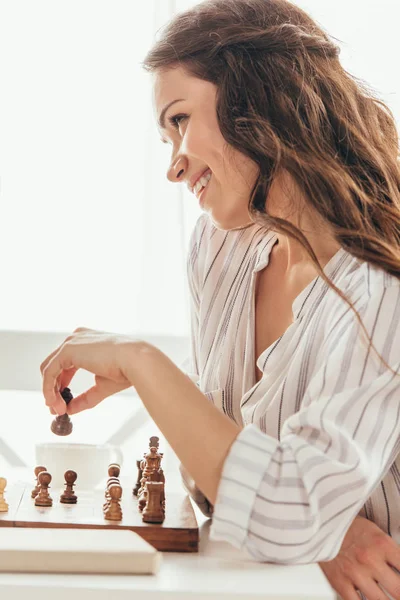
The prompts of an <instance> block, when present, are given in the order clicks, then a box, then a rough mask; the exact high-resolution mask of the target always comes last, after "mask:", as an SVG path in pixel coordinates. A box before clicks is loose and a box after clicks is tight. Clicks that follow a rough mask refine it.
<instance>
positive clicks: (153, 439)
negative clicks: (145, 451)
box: [149, 435, 160, 450]
mask: <svg viewBox="0 0 400 600" xmlns="http://www.w3.org/2000/svg"><path fill="white" fill-rule="evenodd" d="M159 445H160V438H158V437H157V436H156V435H153V436H152V437H151V438H150V442H149V448H152V447H153V446H154V447H155V448H157V450H158V448H159Z"/></svg>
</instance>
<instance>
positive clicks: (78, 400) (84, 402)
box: [67, 385, 109, 415]
mask: <svg viewBox="0 0 400 600" xmlns="http://www.w3.org/2000/svg"><path fill="white" fill-rule="evenodd" d="M107 396H109V394H105V393H104V389H102V390H100V389H99V388H98V387H97V385H94V386H93V387H91V388H90V389H88V390H87V391H86V392H83V393H82V394H79V396H75V398H73V399H72V400H71V402H70V403H69V404H68V409H67V412H68V414H69V415H75V414H76V413H79V412H82V411H83V410H87V409H88V408H93V407H94V406H97V404H100V402H101V401H102V400H104V398H107Z"/></svg>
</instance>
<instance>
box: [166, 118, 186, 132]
mask: <svg viewBox="0 0 400 600" xmlns="http://www.w3.org/2000/svg"><path fill="white" fill-rule="evenodd" d="M182 119H187V115H174V116H173V117H169V118H168V121H169V122H170V124H171V125H172V127H173V128H174V129H179V125H180V124H181V121H182Z"/></svg>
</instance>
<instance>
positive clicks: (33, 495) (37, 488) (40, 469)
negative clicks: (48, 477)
mask: <svg viewBox="0 0 400 600" xmlns="http://www.w3.org/2000/svg"><path fill="white" fill-rule="evenodd" d="M43 471H47V469H46V467H36V468H35V471H34V472H35V477H36V485H35V487H34V488H33V490H32V493H31V498H36V496H37V495H38V493H39V492H40V484H39V473H42V472H43Z"/></svg>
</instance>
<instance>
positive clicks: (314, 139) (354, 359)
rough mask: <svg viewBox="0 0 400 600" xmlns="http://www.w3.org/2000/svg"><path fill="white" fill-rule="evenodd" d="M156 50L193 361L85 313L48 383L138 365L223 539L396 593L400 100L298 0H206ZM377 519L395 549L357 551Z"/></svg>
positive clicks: (120, 382) (51, 401) (137, 375)
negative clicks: (346, 564) (180, 201)
mask: <svg viewBox="0 0 400 600" xmlns="http://www.w3.org/2000/svg"><path fill="white" fill-rule="evenodd" d="M144 66H145V68H146V69H147V70H148V71H149V72H150V73H151V75H152V83H153V90H154V95H153V101H154V111H155V116H156V119H157V120H158V121H159V123H158V125H159V127H160V129H161V133H162V135H163V137H164V139H165V140H166V141H167V142H168V143H169V144H170V145H171V148H172V155H171V161H170V164H169V166H168V170H167V177H168V179H169V180H170V181H171V182H175V183H182V182H185V183H186V184H187V185H188V186H190V187H191V188H192V189H193V190H194V192H195V193H196V192H197V194H199V197H200V198H201V200H202V203H203V209H204V214H202V215H201V217H200V218H199V219H198V221H197V223H196V226H195V228H194V230H193V233H192V236H191V240H190V248H189V253H188V260H187V267H188V281H189V288H190V296H191V317H192V330H191V341H192V352H191V356H190V359H189V361H188V363H187V365H186V372H185V373H183V372H182V371H181V370H180V369H178V368H177V367H176V365H174V364H173V362H172V361H170V360H169V359H168V357H166V356H165V355H164V354H163V353H162V352H161V351H160V350H159V349H158V348H156V347H154V346H153V345H152V344H149V343H147V342H145V341H144V340H142V339H140V338H139V339H136V338H133V337H130V336H124V335H118V336H116V335H113V334H109V333H107V332H104V331H93V330H90V329H84V328H82V329H78V330H76V331H75V332H74V333H73V334H72V335H71V336H69V337H68V338H67V339H66V340H65V342H64V343H63V344H62V345H61V346H60V348H59V349H58V351H57V352H54V353H52V354H50V355H49V356H48V357H47V358H46V359H45V360H44V361H43V364H42V369H43V393H44V396H45V399H46V403H47V405H48V406H49V407H50V409H53V410H54V409H55V410H57V412H59V413H63V412H65V411H68V412H69V413H70V414H73V413H75V412H79V411H82V410H84V409H86V408H90V407H93V406H95V405H97V404H98V403H100V402H101V401H102V400H103V399H104V398H105V397H107V396H109V395H111V394H113V393H114V392H115V391H118V390H120V389H122V388H125V387H128V386H133V387H135V389H136V391H137V393H138V394H139V396H140V397H141V399H142V401H143V403H144V405H145V407H146V408H147V410H148V411H149V413H150V415H151V417H152V418H153V420H154V421H155V422H156V423H157V425H158V426H159V428H160V430H161V431H162V432H163V434H164V435H165V437H166V439H167V440H168V441H169V443H170V445H171V446H172V448H173V449H174V451H175V452H176V454H177V456H178V457H179V459H180V460H181V462H182V465H183V469H182V472H183V473H184V474H185V477H190V478H191V479H192V481H193V482H195V484H194V485H195V487H194V488H193V485H190V486H188V487H189V488H190V489H192V490H194V491H193V497H194V499H195V500H196V501H199V503H200V504H203V505H204V506H206V507H207V510H209V514H210V515H211V514H212V526H211V535H212V537H213V538H214V539H219V540H224V541H227V542H229V543H231V544H233V545H235V546H237V547H239V548H245V549H246V550H247V551H248V552H249V553H250V554H251V556H252V557H253V558H254V559H255V560H258V561H268V562H278V563H282V564H284V563H286V564H288V563H290V564H298V563H307V562H320V563H325V562H331V561H336V562H335V563H334V564H335V565H336V567H337V572H339V574H341V575H339V577H337V576H332V577H331V578H330V581H331V583H332V585H334V586H335V589H337V590H338V591H339V593H340V594H341V596H342V597H343V598H344V599H345V600H354V598H357V597H358V595H357V593H358V591H360V592H362V593H364V594H365V595H366V596H367V597H368V598H372V597H374V598H382V597H384V596H382V594H381V591H382V590H381V589H380V587H379V586H378V584H380V585H382V586H383V587H384V588H385V589H387V590H388V592H389V593H391V594H392V595H394V596H395V597H396V595H397V596H398V593H397V590H398V589H399V582H400V578H399V577H398V575H397V574H396V573H395V572H394V570H393V569H392V568H391V567H395V568H397V569H400V551H399V548H398V546H397V544H396V543H395V542H398V541H400V538H399V537H398V535H399V531H400V509H399V503H398V496H399V487H398V486H399V484H398V481H399V477H398V473H399V468H400V459H399V456H398V449H399V447H400V411H399V401H398V399H399V395H400V356H399V352H398V344H396V340H397V339H398V338H399V336H400V168H399V156H398V153H399V144H398V136H397V130H396V127H395V123H394V119H393V116H392V114H391V113H390V111H389V110H388V108H387V107H386V106H385V105H384V104H383V103H382V102H381V101H379V100H378V99H377V98H375V97H374V95H373V94H372V93H371V92H370V91H369V90H368V89H367V87H366V86H363V85H362V84H361V82H359V81H357V80H356V79H355V78H353V77H352V76H351V75H350V74H349V73H348V72H346V70H345V69H344V68H343V66H342V64H341V63H340V61H339V48H338V46H337V45H336V43H335V42H334V41H333V39H332V38H331V37H330V36H329V35H328V34H327V33H326V32H325V31H323V29H322V28H321V27H319V26H318V25H317V24H316V23H315V22H314V21H313V20H312V19H311V17H310V16H309V15H307V14H306V13H305V12H304V11H302V10H301V9H299V8H298V7H297V6H295V5H294V4H291V3H290V2H288V1H287V0H207V1H206V2H202V3H201V4H198V5H196V6H195V7H194V8H193V9H191V10H189V11H186V12H184V13H182V14H178V15H176V17H175V18H174V19H173V20H172V21H171V22H170V23H168V25H167V26H166V28H165V30H164V31H163V32H162V35H161V37H160V39H159V40H158V41H157V42H156V43H155V45H154V47H152V48H151V49H150V51H149V53H148V55H147V56H146V58H145V60H144ZM182 117H183V118H182ZM207 171H209V173H210V174H211V178H210V179H209V180H208V181H207V177H206V178H205V179H203V174H204V173H205V172H207ZM198 180H199V185H197V182H198ZM204 183H206V189H203V191H201V189H202V188H204ZM79 368H82V369H86V370H88V371H90V372H92V373H95V375H96V381H95V385H94V386H92V387H91V388H89V389H88V390H86V391H85V392H83V393H82V394H80V395H78V396H76V397H75V398H74V399H73V400H72V401H71V403H70V404H69V405H68V409H67V408H66V406H65V403H64V402H63V400H62V398H61V396H60V393H59V390H60V389H62V388H63V387H64V386H68V385H69V383H70V381H71V378H72V377H73V375H74V372H75V370H76V369H79ZM257 369H258V371H257ZM160 382H162V385H160ZM197 488H198V489H199V490H200V495H198V494H197ZM201 494H202V495H201ZM203 497H204V499H205V500H206V501H205V502H203ZM361 515H362V516H361ZM369 520H371V521H374V523H372V524H371V523H369ZM360 523H361V526H360ZM360 527H361V528H362V529H363V531H365V532H367V535H366V537H365V538H364V539H363V543H364V544H365V546H366V547H367V549H368V547H370V546H371V547H375V541H376V539H377V538H376V531H377V530H380V534H379V535H380V537H379V551H377V552H375V553H374V557H376V558H377V561H378V563H377V564H376V563H374V564H371V563H370V561H368V562H367V561H366V560H364V564H362V565H361V568H360V569H359V570H357V569H354V570H353V569H352V570H347V571H345V570H343V569H342V568H341V567H342V563H341V562H340V560H341V558H342V556H345V559H346V560H348V557H349V553H350V556H352V557H353V558H354V560H355V561H356V562H357V559H358V558H359V557H360V556H362V555H361V554H360V553H359V552H358V549H357V552H355V553H354V554H352V552H353V547H354V544H353V543H352V540H353V539H354V536H355V535H357V534H358V532H359V531H360ZM369 534H370V535H369ZM391 536H393V538H394V539H395V541H394V540H393V539H391ZM349 540H350V541H349ZM381 540H383V541H382V542H381ZM342 550H343V553H344V554H343V555H341V552H342ZM359 562H361V563H362V559H361V558H360V559H359ZM323 568H324V567H323ZM326 572H327V573H328V572H329V571H328V570H326Z"/></svg>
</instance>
